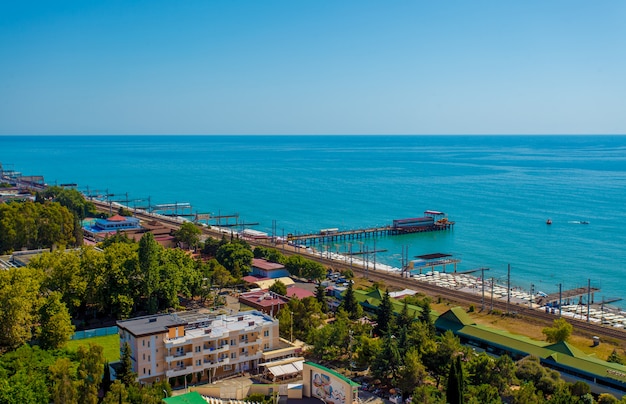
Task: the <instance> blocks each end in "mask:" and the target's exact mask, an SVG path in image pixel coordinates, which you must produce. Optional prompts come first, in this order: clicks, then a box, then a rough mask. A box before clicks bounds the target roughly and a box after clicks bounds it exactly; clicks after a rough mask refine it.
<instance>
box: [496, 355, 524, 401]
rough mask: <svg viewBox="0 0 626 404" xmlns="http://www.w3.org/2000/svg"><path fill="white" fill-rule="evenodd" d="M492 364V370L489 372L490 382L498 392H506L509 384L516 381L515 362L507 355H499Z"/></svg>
mask: <svg viewBox="0 0 626 404" xmlns="http://www.w3.org/2000/svg"><path fill="white" fill-rule="evenodd" d="M494 365H495V366H494V370H493V372H491V374H490V379H489V380H490V384H491V385H492V386H494V387H495V388H497V389H498V392H499V393H500V394H503V395H504V394H508V392H509V390H510V387H511V385H514V384H517V383H518V380H517V376H515V371H516V366H515V362H513V359H511V357H510V356H509V355H501V356H499V357H498V359H496V362H495V364H494Z"/></svg>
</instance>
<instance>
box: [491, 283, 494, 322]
mask: <svg viewBox="0 0 626 404" xmlns="http://www.w3.org/2000/svg"><path fill="white" fill-rule="evenodd" d="M494 282H495V280H494V279H493V277H491V312H492V313H493V286H494V285H493V284H494Z"/></svg>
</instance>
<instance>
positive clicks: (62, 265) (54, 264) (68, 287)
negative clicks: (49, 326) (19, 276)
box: [28, 250, 87, 314]
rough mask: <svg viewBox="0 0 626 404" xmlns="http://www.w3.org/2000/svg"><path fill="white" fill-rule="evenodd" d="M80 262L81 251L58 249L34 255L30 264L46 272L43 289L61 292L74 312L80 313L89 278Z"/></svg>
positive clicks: (67, 305)
mask: <svg viewBox="0 0 626 404" xmlns="http://www.w3.org/2000/svg"><path fill="white" fill-rule="evenodd" d="M80 262H81V253H80V252H77V251H67V252H66V251H60V250H57V251H54V252H52V253H48V252H44V253H43V254H41V255H39V256H36V257H33V258H32V259H31V260H30V262H29V264H28V265H29V266H30V267H31V268H36V269H37V270H40V271H42V273H43V274H44V277H43V280H42V285H41V287H42V290H43V291H44V292H46V291H47V290H49V291H53V292H60V294H61V300H62V301H63V303H65V305H66V307H67V309H68V310H70V312H71V313H73V314H77V313H78V311H79V308H80V307H81V305H82V304H83V303H84V302H85V299H86V291H87V279H86V276H85V274H84V273H83V272H82V268H81V264H80Z"/></svg>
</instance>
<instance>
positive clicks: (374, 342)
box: [354, 335, 383, 368]
mask: <svg viewBox="0 0 626 404" xmlns="http://www.w3.org/2000/svg"><path fill="white" fill-rule="evenodd" d="M357 341H358V344H357V346H356V348H355V350H354V353H355V358H356V360H355V361H356V364H357V366H358V367H360V368H367V367H369V365H370V363H372V362H373V361H374V359H375V358H376V357H377V356H378V355H380V354H381V351H382V349H383V348H382V347H383V342H382V340H381V339H380V338H370V337H368V336H367V335H360V336H359V337H358V338H357Z"/></svg>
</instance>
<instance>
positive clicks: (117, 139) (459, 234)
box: [0, 136, 626, 307]
mask: <svg viewBox="0 0 626 404" xmlns="http://www.w3.org/2000/svg"><path fill="white" fill-rule="evenodd" d="M0 162H1V163H2V164H3V165H4V167H5V168H11V169H15V170H17V171H21V172H23V174H24V175H44V176H45V179H46V182H47V183H49V184H54V183H58V184H60V183H77V184H78V185H79V189H81V190H86V188H87V187H89V189H91V190H93V189H100V190H108V192H109V193H113V194H115V195H116V196H115V198H119V199H124V198H126V195H125V194H126V193H128V198H129V199H144V198H147V197H148V196H150V199H151V202H152V204H157V203H174V202H179V203H180V202H189V203H191V204H192V206H193V211H194V212H211V213H214V214H217V213H218V212H219V213H221V214H228V213H235V212H236V213H239V215H240V218H242V219H243V220H244V221H245V222H259V226H255V229H257V230H261V231H266V232H271V229H272V222H273V221H275V223H276V229H277V233H278V235H281V233H283V232H284V234H287V233H304V232H312V231H319V229H323V228H335V227H337V228H340V229H342V230H343V229H351V228H359V227H370V226H375V225H386V224H390V223H391V221H392V220H393V219H398V218H405V217H414V216H421V214H422V212H423V211H424V210H427V209H433V210H441V211H444V212H446V213H447V214H448V216H449V218H450V219H451V220H454V221H455V222H456V225H455V227H454V229H453V230H451V231H444V232H435V233H424V234H412V235H405V236H398V237H386V238H381V239H378V240H377V245H376V248H377V249H387V250H388V251H387V252H385V253H379V254H378V256H377V260H378V262H383V263H387V264H390V265H394V266H399V265H400V256H401V251H402V247H403V246H408V249H409V255H410V256H411V257H412V256H414V255H420V254H428V253H433V252H443V253H449V254H453V255H454V256H455V257H457V258H460V259H461V260H462V262H461V264H460V265H459V270H467V269H472V268H477V267H481V266H485V267H489V268H490V271H489V274H488V276H492V277H495V278H497V279H501V280H502V281H503V280H504V277H505V276H506V267H507V265H508V264H510V265H511V267H512V272H511V276H512V280H513V283H514V284H516V285H519V286H521V287H523V288H525V289H529V288H530V284H531V283H534V284H535V286H536V288H537V289H539V290H542V291H544V292H547V293H549V292H554V291H556V290H558V284H559V283H561V284H562V285H563V288H564V289H567V288H573V287H578V286H585V285H586V284H587V280H588V279H591V284H592V286H597V287H600V288H601V292H600V296H597V297H596V300H601V299H602V297H605V298H606V299H609V298H614V297H626V293H625V292H624V289H623V287H622V280H623V279H624V275H623V274H624V263H625V262H626V248H625V247H626V231H625V230H624V226H625V224H626V212H625V211H624V202H625V201H626V137H619V136H398V137H393V136H293V137H285V136H276V137H272V136H237V137H228V136H207V137H193V136H110V137H88V136H78V137H69V136H68V137H59V136H45V137H43V136H41V137H11V136H4V137H0ZM548 218H551V219H552V221H553V224H552V225H551V226H547V225H546V223H545V222H546V219H548ZM576 221H588V222H589V224H588V225H581V224H577V223H575V222H576ZM330 248H331V249H332V250H336V249H339V250H340V251H341V250H343V249H345V248H346V247H345V246H341V245H333V246H330ZM354 248H358V247H357V246H353V249H354ZM369 248H370V249H373V243H370V245H369ZM616 305H619V306H622V307H626V303H625V302H624V301H622V302H620V303H617V304H616Z"/></svg>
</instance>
